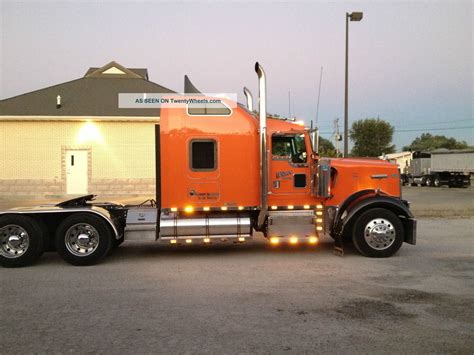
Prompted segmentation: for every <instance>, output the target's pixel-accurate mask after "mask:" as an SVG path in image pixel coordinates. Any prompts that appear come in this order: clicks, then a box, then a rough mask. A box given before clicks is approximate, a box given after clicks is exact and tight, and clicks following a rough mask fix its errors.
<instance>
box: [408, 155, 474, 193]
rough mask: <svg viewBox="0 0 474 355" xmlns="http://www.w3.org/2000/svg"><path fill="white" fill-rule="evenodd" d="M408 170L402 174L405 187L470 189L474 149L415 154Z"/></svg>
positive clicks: (473, 167)
mask: <svg viewBox="0 0 474 355" xmlns="http://www.w3.org/2000/svg"><path fill="white" fill-rule="evenodd" d="M407 170H408V171H407V172H406V173H403V174H401V179H402V183H403V184H404V185H409V184H411V185H413V186H434V187H440V186H443V185H446V186H449V187H468V186H470V184H471V182H470V181H471V174H474V149H460V150H448V149H438V150H435V151H432V152H414V153H413V159H412V161H411V164H410V166H409V167H408V169H407Z"/></svg>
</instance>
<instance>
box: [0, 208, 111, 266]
mask: <svg viewBox="0 0 474 355" xmlns="http://www.w3.org/2000/svg"><path fill="white" fill-rule="evenodd" d="M47 241H48V235H47V228H46V227H45V226H44V224H42V223H41V222H40V221H37V220H35V219H34V218H32V217H30V216H25V215H5V216H1V217H0V265H1V266H4V267H22V266H28V265H31V264H33V263H34V262H35V261H36V260H37V259H38V258H39V257H40V256H41V254H42V253H43V251H44V250H45V243H46V242H47ZM118 243H120V240H118V241H115V238H114V236H113V233H112V230H111V228H110V226H109V225H108V224H107V222H106V221H105V220H103V219H102V218H100V217H98V216H95V215H93V214H90V213H78V214H73V215H71V216H69V217H67V218H65V219H64V220H63V221H62V222H61V224H60V225H59V226H58V228H57V230H56V235H55V246H56V250H57V252H58V253H59V255H61V257H62V258H63V259H64V260H65V261H67V262H68V263H70V264H73V265H93V264H96V263H97V262H99V261H100V260H101V259H102V258H103V257H105V256H106V255H107V254H108V253H109V251H110V249H111V248H112V247H113V246H115V245H116V244H118Z"/></svg>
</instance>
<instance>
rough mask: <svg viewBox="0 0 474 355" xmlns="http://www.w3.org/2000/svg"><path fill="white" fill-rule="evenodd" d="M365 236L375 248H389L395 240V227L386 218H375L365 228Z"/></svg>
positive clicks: (368, 242)
mask: <svg viewBox="0 0 474 355" xmlns="http://www.w3.org/2000/svg"><path fill="white" fill-rule="evenodd" d="M364 238H365V241H366V242H367V244H368V245H369V246H370V247H371V248H373V249H375V250H385V249H388V248H390V246H391V245H392V244H393V243H394V242H395V238H396V232H395V227H394V226H393V224H392V223H391V222H390V221H388V220H386V219H384V218H376V219H373V220H371V221H370V222H369V223H367V224H366V226H365V228H364Z"/></svg>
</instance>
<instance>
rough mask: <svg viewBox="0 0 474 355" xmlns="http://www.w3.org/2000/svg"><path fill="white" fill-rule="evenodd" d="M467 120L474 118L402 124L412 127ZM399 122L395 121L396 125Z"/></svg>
mask: <svg viewBox="0 0 474 355" xmlns="http://www.w3.org/2000/svg"><path fill="white" fill-rule="evenodd" d="M467 121H471V122H472V121H473V120H472V119H471V120H454V121H438V122H424V123H408V124H405V123H402V124H403V126H408V127H411V126H426V125H431V124H451V123H454V122H467ZM389 123H390V122H389ZM399 124H401V123H394V125H399Z"/></svg>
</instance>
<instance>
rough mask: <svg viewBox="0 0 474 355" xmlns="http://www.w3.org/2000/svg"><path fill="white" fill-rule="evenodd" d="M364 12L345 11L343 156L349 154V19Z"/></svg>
mask: <svg viewBox="0 0 474 355" xmlns="http://www.w3.org/2000/svg"><path fill="white" fill-rule="evenodd" d="M363 16H364V14H363V13H362V12H352V13H348V12H347V13H346V80H345V96H344V157H347V156H348V154H349V107H348V100H349V97H348V96H349V93H348V91H349V90H348V86H349V83H348V82H349V20H351V21H360V20H362V17H363Z"/></svg>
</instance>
